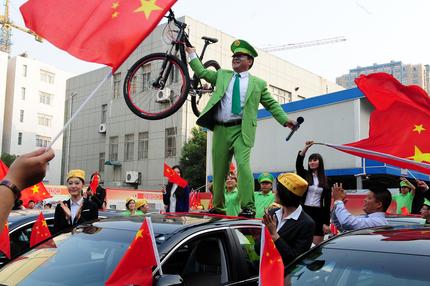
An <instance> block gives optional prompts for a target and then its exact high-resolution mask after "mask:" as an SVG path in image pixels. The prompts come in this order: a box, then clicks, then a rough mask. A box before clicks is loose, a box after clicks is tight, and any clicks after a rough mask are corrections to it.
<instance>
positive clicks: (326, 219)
mask: <svg viewBox="0 0 430 286" xmlns="http://www.w3.org/2000/svg"><path fill="white" fill-rule="evenodd" d="M304 159H305V157H304V156H302V155H300V152H299V153H298V154H297V159H296V170H297V175H299V176H300V177H302V178H303V179H305V180H306V181H307V182H308V184H309V186H311V185H313V183H314V179H313V176H312V173H311V172H310V171H308V170H305V168H304V167H303V161H304ZM307 195H308V191H307V190H306V192H305V193H304V194H303V196H302V205H304V204H305V200H306V196H307ZM320 201H321V208H323V215H324V216H323V218H322V221H323V223H324V224H326V225H330V205H331V190H330V188H329V183H328V182H327V186H324V187H323V191H322V194H321V200H320Z"/></svg>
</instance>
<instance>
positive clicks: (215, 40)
mask: <svg viewBox="0 0 430 286" xmlns="http://www.w3.org/2000/svg"><path fill="white" fill-rule="evenodd" d="M202 39H203V40H205V41H208V42H209V43H211V44H213V43H216V42H218V39H215V38H209V37H205V36H203V37H202Z"/></svg>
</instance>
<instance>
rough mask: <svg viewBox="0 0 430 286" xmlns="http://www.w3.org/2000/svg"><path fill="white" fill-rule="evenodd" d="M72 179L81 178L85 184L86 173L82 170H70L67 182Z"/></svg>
mask: <svg viewBox="0 0 430 286" xmlns="http://www.w3.org/2000/svg"><path fill="white" fill-rule="evenodd" d="M70 178H79V179H82V181H84V182H85V171H84V170H80V169H75V170H70V171H69V173H68V174H67V180H66V181H68V180H69V179H70Z"/></svg>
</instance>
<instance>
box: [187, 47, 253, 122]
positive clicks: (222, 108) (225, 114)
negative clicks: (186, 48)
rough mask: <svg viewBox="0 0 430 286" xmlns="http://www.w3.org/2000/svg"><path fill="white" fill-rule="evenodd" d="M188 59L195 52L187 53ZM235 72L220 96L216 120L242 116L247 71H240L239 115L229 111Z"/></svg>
mask: <svg viewBox="0 0 430 286" xmlns="http://www.w3.org/2000/svg"><path fill="white" fill-rule="evenodd" d="M189 57H190V61H191V60H193V59H195V58H197V54H196V53H192V54H190V55H189ZM236 74H237V73H236V72H234V73H233V77H232V79H231V80H230V83H229V85H228V87H227V90H226V91H225V94H224V96H223V97H222V98H221V102H220V105H219V107H218V110H217V111H216V112H215V120H216V121H218V122H229V121H233V120H238V119H241V118H242V114H243V106H244V105H245V99H246V92H247V91H248V83H249V72H248V71H245V72H241V73H240V78H239V86H240V106H241V108H242V109H241V112H240V114H239V115H237V114H233V113H232V112H231V107H232V101H233V86H234V81H235V79H236Z"/></svg>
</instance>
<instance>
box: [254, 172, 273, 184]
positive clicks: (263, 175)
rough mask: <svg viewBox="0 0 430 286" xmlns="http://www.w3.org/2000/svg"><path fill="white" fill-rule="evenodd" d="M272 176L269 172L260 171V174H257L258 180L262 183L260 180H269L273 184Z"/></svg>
mask: <svg viewBox="0 0 430 286" xmlns="http://www.w3.org/2000/svg"><path fill="white" fill-rule="evenodd" d="M273 180H274V178H273V176H272V174H270V173H261V174H260V176H258V182H259V183H262V182H269V183H272V184H273Z"/></svg>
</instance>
